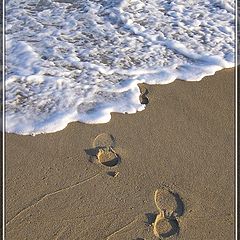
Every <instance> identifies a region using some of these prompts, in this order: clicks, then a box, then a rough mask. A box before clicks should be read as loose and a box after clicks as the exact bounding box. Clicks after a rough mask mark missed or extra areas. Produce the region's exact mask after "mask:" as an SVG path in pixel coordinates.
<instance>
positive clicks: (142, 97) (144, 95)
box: [139, 85, 149, 104]
mask: <svg viewBox="0 0 240 240" xmlns="http://www.w3.org/2000/svg"><path fill="white" fill-rule="evenodd" d="M139 88H140V92H141V94H140V96H139V100H140V103H141V104H148V103H149V100H148V97H147V94H148V90H147V88H145V87H144V86H142V85H139Z"/></svg>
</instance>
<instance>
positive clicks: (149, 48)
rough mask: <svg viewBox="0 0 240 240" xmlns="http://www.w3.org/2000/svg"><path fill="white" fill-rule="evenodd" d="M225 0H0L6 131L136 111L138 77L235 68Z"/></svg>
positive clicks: (155, 79)
mask: <svg viewBox="0 0 240 240" xmlns="http://www.w3.org/2000/svg"><path fill="white" fill-rule="evenodd" d="M234 21H235V17H234V2H233V1H230V0H226V1H220V0H212V1H207V0H205V1H204V0H196V1H191V0H189V1H183V0H174V1H166V0H148V1H145V0H128V1H127V0H115V1H114V0H112V1H110V0H102V1H100V0H95V1H94V0H86V1H81V0H78V1H72V0H58V1H51V0H48V1H42V0H40V1H34V0H31V1H23V0H9V1H8V2H7V3H6V55H7V56H6V62H7V70H6V71H7V77H6V86H5V88H6V131H7V132H14V133H18V134H39V133H48V132H55V131H59V130H61V129H63V128H65V127H66V126H67V124H68V123H69V122H73V121H82V122H85V123H104V122H108V121H109V120H110V118H111V115H110V113H111V112H122V113H125V112H127V113H135V112H136V111H141V110H143V109H144V108H145V105H142V104H140V101H139V94H140V90H139V88H138V86H137V84H138V83H142V82H146V83H149V84H156V83H159V84H167V83H171V82H173V81H174V80H175V79H177V78H178V79H182V80H187V81H199V80H201V79H202V78H203V77H204V76H206V75H212V74H214V73H215V72H216V71H217V70H220V69H222V68H228V67H233V66H234V26H235V22H234Z"/></svg>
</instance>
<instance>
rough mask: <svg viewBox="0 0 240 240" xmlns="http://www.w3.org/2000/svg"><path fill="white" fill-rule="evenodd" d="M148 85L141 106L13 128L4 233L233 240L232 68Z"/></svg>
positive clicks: (85, 239) (90, 239)
mask: <svg viewBox="0 0 240 240" xmlns="http://www.w3.org/2000/svg"><path fill="white" fill-rule="evenodd" d="M143 86H144V88H145V89H147V90H148V91H147V92H146V91H144V90H143V92H145V96H144V99H145V100H144V101H146V102H149V103H148V105H147V107H146V109H145V110H144V111H142V112H137V113H136V114H124V115H123V114H117V113H113V114H112V119H111V121H110V122H108V123H106V124H93V125H88V124H83V123H79V122H76V123H71V124H69V125H68V127H67V128H65V129H64V130H62V131H59V132H56V133H53V134H43V135H37V136H35V137H32V136H20V135H15V134H6V159H5V160H6V221H7V223H6V239H8V240H16V239H19V240H23V239H28V240H32V239H38V240H41V239H58V240H60V239H62V240H63V239H66V240H71V239H79V240H94V239H107V240H117V239H119V240H120V239H121V240H130V239H135V240H137V239H138V240H140V239H145V240H150V239H159V237H157V236H156V235H157V234H159V235H161V236H160V237H163V239H178V240H180V239H182V240H194V239H196V240H202V239H207V240H230V239H234V179H235V177H234V69H226V70H222V71H220V72H217V73H216V74H215V75H214V76H210V77H205V78H204V79H203V80H202V81H200V82H184V81H175V82H174V83H171V84H168V85H154V86H151V85H143ZM143 86H142V88H143ZM102 133H105V135H103V136H104V137H105V138H104V139H105V140H104V139H101V138H100V140H99V139H97V140H96V139H95V138H96V137H97V136H98V135H99V134H102ZM107 136H110V138H108V137H107ZM101 141H103V143H104V144H105V146H101ZM111 141H112V142H111ZM104 144H103V145H104ZM109 145H110V146H109ZM103 147H107V148H104V149H102V152H101V153H99V149H100V148H103ZM107 151H108V153H107V155H102V154H105V153H106V152H107ZM98 153H99V154H98ZM97 154H98V158H99V159H97V158H96V156H97ZM115 157H116V158H117V161H115V162H114V164H111V163H109V164H110V165H108V166H106V165H105V164H103V163H105V162H108V161H110V160H114V158H115ZM102 159H104V160H102ZM115 160H116V159H115ZM157 190H158V192H157V194H160V195H159V196H157V197H156V196H155V194H156V191H157ZM161 191H163V192H162V193H161ZM168 192H169V193H168ZM161 194H162V195H161ZM168 194H170V195H168ZM171 194H172V195H171ZM173 197H174V198H173ZM156 199H157V200H156ZM175 208H176V209H175ZM161 212H163V213H164V214H163V215H164V216H165V220H162V222H156V221H157V219H160V217H157V216H159V214H160V213H161ZM154 221H155V222H154ZM154 225H155V228H154ZM161 226H162V227H161ZM159 227H160V229H159V230H158V228H159ZM165 228H166V230H163V229H165ZM154 229H155V230H156V231H158V232H157V233H155V232H154ZM164 231H165V232H164Z"/></svg>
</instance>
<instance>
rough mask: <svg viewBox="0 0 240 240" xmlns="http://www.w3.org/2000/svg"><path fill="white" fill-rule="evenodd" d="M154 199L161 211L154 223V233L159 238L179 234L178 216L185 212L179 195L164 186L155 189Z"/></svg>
mask: <svg viewBox="0 0 240 240" xmlns="http://www.w3.org/2000/svg"><path fill="white" fill-rule="evenodd" d="M154 201H155V205H156V207H157V209H158V211H159V214H158V215H157V217H156V219H155V221H154V223H153V232H154V235H155V236H156V237H159V238H168V237H171V236H173V235H178V233H179V224H178V218H179V217H180V216H182V215H183V212H184V205H183V202H182V200H181V199H180V197H179V195H178V194H177V193H175V192H173V191H171V190H169V189H168V188H166V187H162V188H160V189H157V190H156V191H155V194H154Z"/></svg>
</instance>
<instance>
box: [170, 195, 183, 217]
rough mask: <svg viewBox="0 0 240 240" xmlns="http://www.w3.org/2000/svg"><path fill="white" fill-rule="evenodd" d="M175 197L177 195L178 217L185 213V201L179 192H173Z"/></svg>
mask: <svg viewBox="0 0 240 240" xmlns="http://www.w3.org/2000/svg"><path fill="white" fill-rule="evenodd" d="M173 195H174V197H175V200H176V203H177V207H176V210H175V212H176V217H180V216H182V215H183V214H184V210H185V209H184V203H183V201H182V199H181V198H180V196H179V194H178V193H175V192H174V193H173Z"/></svg>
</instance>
